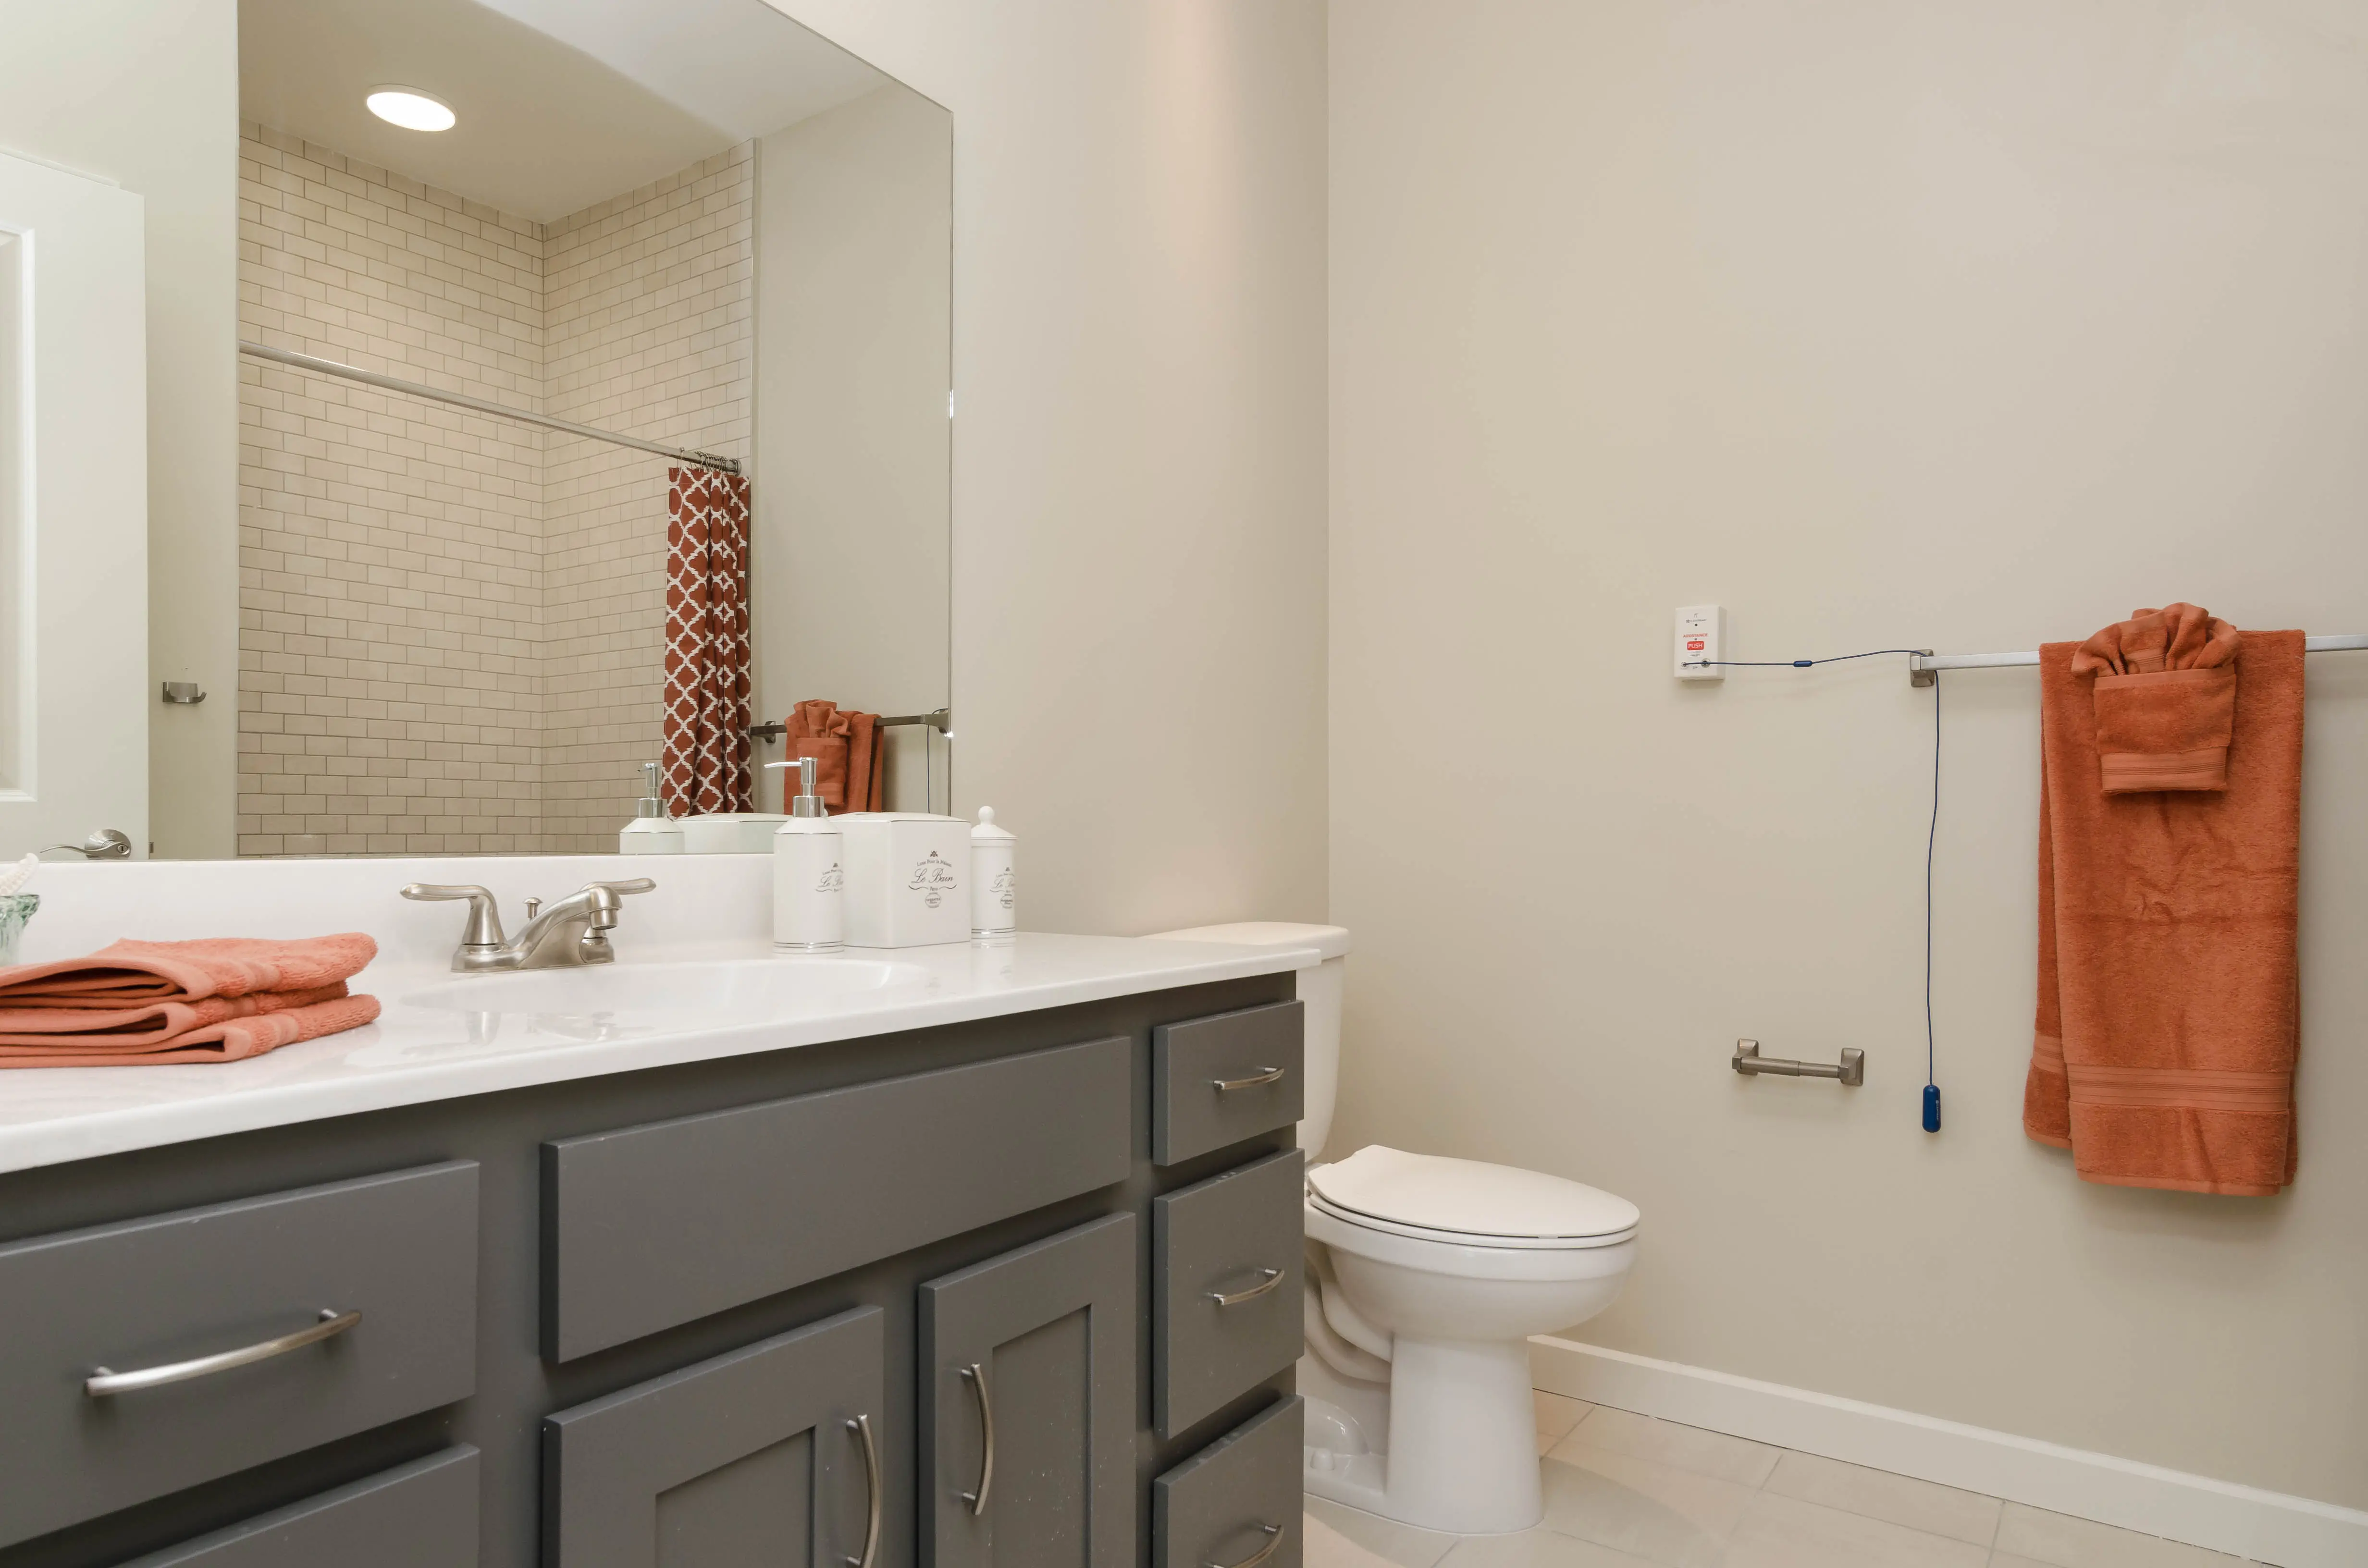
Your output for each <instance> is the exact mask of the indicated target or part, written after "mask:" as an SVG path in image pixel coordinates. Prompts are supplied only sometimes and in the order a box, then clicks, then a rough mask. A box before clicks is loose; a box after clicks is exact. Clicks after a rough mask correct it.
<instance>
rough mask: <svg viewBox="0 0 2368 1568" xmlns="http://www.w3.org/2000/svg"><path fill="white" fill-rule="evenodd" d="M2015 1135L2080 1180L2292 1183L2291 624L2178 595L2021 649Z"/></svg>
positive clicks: (2295, 690)
mask: <svg viewBox="0 0 2368 1568" xmlns="http://www.w3.org/2000/svg"><path fill="white" fill-rule="evenodd" d="M2039 664H2040V728H2041V747H2040V752H2041V769H2040V775H2041V789H2040V816H2039V824H2040V825H2039V1007H2038V1017H2037V1022H2036V1027H2035V1028H2034V1029H2033V1031H2032V1035H2033V1038H2032V1059H2031V1070H2030V1073H2029V1075H2028V1077H2027V1079H2026V1081H2025V1085H2024V1089H2023V1118H2022V1124H2023V1131H2025V1132H2027V1133H2028V1134H2030V1136H2032V1138H2035V1139H2037V1140H2039V1141H2040V1142H2044V1143H2053V1144H2056V1145H2058V1146H2059V1147H2064V1148H2068V1149H2070V1150H2071V1151H2072V1157H2073V1165H2074V1168H2075V1169H2076V1170H2078V1173H2079V1175H2080V1176H2081V1177H2082V1179H2084V1180H2088V1181H2094V1182H2103V1183H2109V1184H2112V1185H2114V1186H2119V1187H2169V1188H2172V1189H2174V1190H2178V1191H2182V1192H2215V1193H2228V1194H2235V1195H2242V1196H2252V1197H2265V1196H2268V1195H2270V1194H2272V1193H2275V1192H2276V1191H2277V1190H2278V1189H2279V1188H2280V1187H2283V1186H2284V1185H2285V1184H2287V1183H2288V1182H2291V1181H2292V1180H2293V1179H2294V1153H2295V1151H2294V1057H2295V1051H2296V1048H2297V1043H2298V1040H2299V1006H2298V1004H2297V998H2296V971H2295V960H2294V915H2295V899H2296V868H2297V864H2298V861H2299V858H2300V825H2301V806H2302V693H2303V667H2302V665H2303V634H2302V633H2301V632H2299V631H2248V632H2243V633H2239V632H2237V631H2236V629H2235V628H2233V627H2230V626H2229V625H2228V624H2227V623H2226V621H2218V620H2214V619H2212V618H2210V617H2209V616H2207V615H2205V614H2204V613H2203V611H2201V610H2198V609H2196V608H2194V607H2192V606H2190V605H2172V606H2169V608H2165V609H2163V610H2160V611H2155V610H2141V611H2139V612H2138V613H2137V614H2136V615H2135V616H2134V617H2133V618H2132V619H2129V620H2127V621H2123V622H2121V623H2120V624H2118V625H2116V626H2112V627H2108V628H2107V629H2106V630H2105V631H2100V632H2099V633H2098V634H2097V635H2096V636H2095V637H2092V638H2090V639H2089V641H2088V642H2085V643H2078V644H2076V643H2071V642H2055V643H2050V644H2048V645H2047V646H2045V647H2043V648H2042V649H2041V650H2040V652H2039Z"/></svg>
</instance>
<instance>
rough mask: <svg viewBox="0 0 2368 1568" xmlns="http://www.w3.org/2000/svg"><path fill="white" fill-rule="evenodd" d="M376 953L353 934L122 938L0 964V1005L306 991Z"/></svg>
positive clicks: (97, 1005) (115, 1003)
mask: <svg viewBox="0 0 2368 1568" xmlns="http://www.w3.org/2000/svg"><path fill="white" fill-rule="evenodd" d="M376 957H378V944H377V943H376V942H374V941H372V940H371V939H370V937H367V936H365V935H363V934H362V933H361V932H359V931H347V932H344V933H341V934H340V935H337V936H335V937H299V938H295V939H292V940H288V941H274V940H270V939H268V938H260V937H206V938H203V939H201V940H199V941H194V942H133V941H121V942H117V943H114V944H112V945H111V946H108V947H104V948H101V949H99V950H98V951H97V952H95V953H93V954H91V955H90V956H89V957H87V958H79V959H59V960H54V961H52V962H50V963H25V964H14V965H11V966H9V967H7V968H6V969H0V1008H7V1007H41V1008H50V1007H89V1008H94V1009H97V1010H101V1011H111V1010H117V1009H120V1008H124V1007H132V1006H140V1005H141V1004H142V1003H146V1002H195V1001H198V1000H199V999H201V998H204V997H208V996H245V995H248V994H252V993H254V992H258V991H307V990H311V989H313V987H316V986H322V985H334V984H336V983H337V982H339V981H341V980H351V979H352V978H353V977H354V976H355V975H357V974H359V973H360V972H361V971H363V970H364V969H366V968H367V967H369V964H370V960H372V959H374V958H376Z"/></svg>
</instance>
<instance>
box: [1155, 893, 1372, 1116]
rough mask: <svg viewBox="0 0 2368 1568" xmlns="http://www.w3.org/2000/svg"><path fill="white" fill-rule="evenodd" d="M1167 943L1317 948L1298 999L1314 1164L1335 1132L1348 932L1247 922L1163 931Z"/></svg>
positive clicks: (1161, 936) (1158, 935) (1280, 922)
mask: <svg viewBox="0 0 2368 1568" xmlns="http://www.w3.org/2000/svg"><path fill="white" fill-rule="evenodd" d="M1152 939H1153V940H1156V941H1163V942H1228V943H1231V944H1232V945H1234V946H1235V947H1241V948H1313V949H1315V950H1316V951H1317V952H1318V953H1321V954H1322V955H1323V960H1324V961H1323V962H1321V963H1319V964H1317V965H1316V966H1315V968H1314V969H1303V970H1301V971H1299V975H1298V979H1299V999H1300V1001H1302V1002H1304V1003H1305V1004H1306V1006H1307V1043H1306V1058H1305V1061H1306V1074H1307V1082H1306V1084H1305V1085H1303V1087H1304V1092H1305V1095H1306V1099H1305V1103H1304V1117H1305V1119H1304V1120H1302V1121H1301V1122H1300V1124H1299V1147H1300V1149H1301V1150H1302V1151H1303V1152H1304V1153H1305V1154H1306V1155H1307V1158H1308V1160H1309V1161H1310V1162H1311V1163H1312V1162H1313V1161H1314V1160H1315V1157H1316V1156H1317V1155H1319V1154H1321V1153H1323V1152H1324V1140H1325V1139H1326V1138H1328V1137H1329V1136H1331V1133H1332V1108H1333V1107H1334V1105H1335V1104H1336V1103H1337V1102H1338V1098H1339V1094H1340V983H1341V980H1342V978H1343V976H1344V975H1345V974H1346V973H1347V971H1348V967H1349V932H1348V928H1347V927H1345V926H1300V925H1294V924H1292V922H1290V921H1286V920H1244V921H1240V922H1237V923H1235V924H1234V925H1231V926H1192V927H1190V929H1188V930H1183V931H1161V932H1158V933H1156V935H1155V936H1154V937H1153V938H1152Z"/></svg>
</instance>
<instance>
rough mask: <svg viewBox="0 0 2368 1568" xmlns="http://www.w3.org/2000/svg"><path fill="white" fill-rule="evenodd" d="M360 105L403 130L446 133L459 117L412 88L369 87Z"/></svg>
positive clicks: (439, 101)
mask: <svg viewBox="0 0 2368 1568" xmlns="http://www.w3.org/2000/svg"><path fill="white" fill-rule="evenodd" d="M362 102H363V103H364V104H366V105H368V106H369V108H370V113H372V114H374V115H376V116H378V117H379V118H380V119H382V120H384V121H386V122H387V123H388V124H389V125H400V126H401V127H403V128H404V130H405V131H450V130H451V129H452V124H453V121H455V120H456V119H459V118H460V117H459V116H458V115H456V114H454V113H453V112H452V106H451V105H450V104H448V103H446V102H445V101H444V100H443V99H441V98H438V97H430V96H429V95H427V94H426V93H423V92H421V91H420V90H419V89H418V88H416V87H373V88H372V89H370V97H367V98H364V99H363V100H362Z"/></svg>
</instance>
